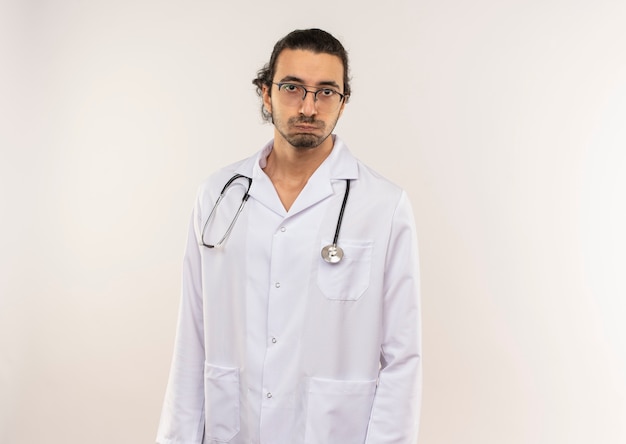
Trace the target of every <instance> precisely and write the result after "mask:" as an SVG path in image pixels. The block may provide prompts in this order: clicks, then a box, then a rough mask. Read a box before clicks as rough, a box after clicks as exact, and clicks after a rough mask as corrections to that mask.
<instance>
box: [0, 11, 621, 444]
mask: <svg viewBox="0 0 626 444" xmlns="http://www.w3.org/2000/svg"><path fill="white" fill-rule="evenodd" d="M225 3H226V2H224V3H222V2H219V3H217V2H210V1H205V2H200V1H191V0H183V1H178V2H166V1H148V0H124V1H122V0H113V1H107V2H104V1H100V2H87V1H63V0H60V1H50V0H40V1H17V0H8V1H3V2H2V3H0V5H1V6H0V210H1V218H0V442H1V443H2V444H36V443H48V444H57V443H58V444H84V443H90V444H104V443H107V444H110V443H115V444H137V443H151V442H153V441H154V436H155V433H156V427H157V423H158V418H159V414H160V408H161V402H162V399H163V394H164V390H165V384H166V380H167V375H168V371H169V364H170V357H171V353H172V346H173V340H174V328H175V322H176V312H177V307H178V298H179V286H180V268H181V258H182V253H183V245H184V241H185V236H186V229H187V221H188V218H189V215H190V211H191V206H192V204H193V200H194V195H195V190H196V187H197V186H198V185H199V183H200V182H201V181H202V180H203V179H204V178H205V177H206V176H207V175H208V174H209V173H210V172H212V171H214V170H215V169H217V168H218V167H220V166H222V165H224V164H225V163H229V162H231V161H234V160H237V159H239V158H242V157H244V156H248V155H250V154H252V153H253V152H255V151H256V150H258V149H259V148H260V147H261V145H262V144H264V143H265V142H266V141H267V140H268V139H269V138H270V137H271V134H272V128H271V126H269V125H264V124H262V123H261V119H260V113H259V102H258V100H257V98H256V96H255V93H254V88H253V86H252V84H251V80H252V78H253V77H254V75H255V74H256V71H257V69H259V68H260V67H261V66H262V65H263V64H264V63H265V62H266V61H267V60H268V59H269V55H270V52H271V48H272V46H273V44H274V42H275V41H276V40H278V39H279V38H281V37H282V36H283V35H285V34H286V33H287V32H289V31H291V30H292V29H296V28H303V27H321V28H323V29H326V30H328V31H330V32H331V33H333V34H334V35H335V36H337V37H338V38H339V39H341V40H342V41H343V43H344V44H345V46H346V48H347V49H348V51H349V52H350V55H351V60H352V74H353V97H352V100H351V101H350V103H349V105H348V107H347V109H346V112H345V113H344V116H343V118H342V120H341V121H340V123H339V126H338V128H337V133H338V134H340V135H341V137H342V138H343V139H344V140H345V141H346V142H347V143H348V145H349V147H350V148H351V150H352V151H353V153H355V154H356V155H357V156H358V157H360V158H361V159H362V160H364V161H365V162H366V163H368V164H370V165H371V166H373V167H374V168H375V169H377V170H378V171H380V172H381V173H383V174H384V175H386V176H388V177H389V178H391V179H393V180H394V181H395V182H397V183H399V184H400V185H402V186H403V187H405V188H406V190H407V191H408V193H409V195H410V197H411V200H412V202H413V205H414V210H415V216H416V220H417V226H418V229H419V238H420V254H421V268H422V273H423V285H422V290H423V317H424V365H425V376H424V383H425V385H424V402H423V414H422V427H421V437H420V444H448V443H453V444H456V443H460V444H503V443H506V444H516V443H533V444H534V443H537V444H539V443H540V444H556V443H559V444H560V443H568V444H588V443H601V444H618V443H624V442H626V322H624V319H626V283H625V276H626V272H625V270H626V253H625V252H626V234H625V229H624V227H626V203H625V202H626V198H625V194H626V193H625V192H626V125H625V123H626V26H624V23H626V3H625V2H623V1H621V0H614V1H612V0H596V1H591V0H587V1H577V0H574V1H571V0H570V1H565V0H541V1H540V0H530V1H528V0H527V1H522V0H499V1H498V0H477V1H473V2H466V1H462V0H437V1H435V0H423V1H412V2H409V1H387V2H381V3H378V4H375V5H370V3H369V2H365V3H364V2H359V1H356V0H353V1H349V2H336V1H330V0H321V1H318V2H317V3H294V2H284V3H281V2H273V3H272V2H256V1H232V2H229V3H228V5H226V4H225ZM242 278H243V277H242Z"/></svg>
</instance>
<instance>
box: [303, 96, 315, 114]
mask: <svg viewBox="0 0 626 444" xmlns="http://www.w3.org/2000/svg"><path fill="white" fill-rule="evenodd" d="M300 114H302V115H304V116H314V115H315V114H317V106H316V105H315V93H314V92H313V91H306V92H305V94H304V99H302V104H301V105H300Z"/></svg>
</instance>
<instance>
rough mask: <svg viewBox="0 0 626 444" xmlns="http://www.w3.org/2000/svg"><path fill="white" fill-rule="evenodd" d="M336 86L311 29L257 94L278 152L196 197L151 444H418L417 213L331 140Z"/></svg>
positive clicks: (331, 51) (335, 74)
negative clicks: (166, 374) (168, 363)
mask: <svg viewBox="0 0 626 444" xmlns="http://www.w3.org/2000/svg"><path fill="white" fill-rule="evenodd" d="M348 72H349V71H348V58H347V54H346V51H345V49H344V48H343V46H342V45H341V43H339V41H338V40H336V39H335V38H334V37H333V36H331V35H330V34H328V33H326V32H324V31H321V30H319V29H309V30H299V31H294V32H292V33H290V34H288V35H287V36H286V37H284V38H283V39H282V40H280V41H279V42H278V43H277V44H276V46H275V47H274V51H273V53H272V56H271V59H270V62H269V64H268V65H267V66H266V67H265V68H264V69H262V70H261V71H260V72H259V74H258V77H257V78H256V79H255V80H254V83H255V84H256V85H257V88H258V92H259V95H260V96H261V98H262V102H263V114H264V116H265V117H266V118H267V119H268V120H270V121H271V122H272V123H273V125H274V139H273V140H272V141H270V142H269V143H268V144H267V145H266V146H265V147H264V148H263V149H262V150H261V151H260V152H259V153H258V154H256V155H255V156H253V157H251V158H249V159H246V160H243V161H241V162H238V163H236V164H234V165H230V166H228V167H226V168H224V169H222V170H220V171H219V172H217V173H215V174H213V175H212V176H211V177H210V178H209V179H208V180H207V181H206V182H205V183H204V184H203V185H202V186H201V188H200V191H199V193H198V198H197V202H196V206H195V209H194V213H193V217H192V222H191V226H190V230H189V241H188V245H187V250H186V254H185V260H184V275H183V292H182V302H181V310H180V315H179V323H178V331H177V337H176V348H175V353H174V358H173V363H172V369H171V374H170V380H169V384H168V388H167V393H166V398H165V404H164V407H163V414H162V418H161V423H160V427H159V432H158V437H157V441H158V443H160V444H201V443H204V444H208V443H232V444H301V443H302V444H304V443H307V444H335V443H336V444H364V443H369V444H382V443H396V444H399V443H406V444H415V442H416V440H417V430H418V423H419V407H420V398H421V343H420V305H419V278H418V262H417V246H416V245H417V244H416V237H415V229H414V222H413V215H412V211H411V207H410V204H409V201H408V199H407V196H406V195H405V193H404V192H403V191H402V190H401V189H399V188H398V187H397V186H395V185H393V184H392V183H390V182H389V181H387V180H386V179H384V178H382V177H381V176H379V175H378V174H376V173H374V172H373V171H371V170H370V169H369V168H368V167H366V166H365V165H363V164H362V163H361V162H359V161H358V160H357V159H355V158H354V157H353V156H352V154H351V153H350V152H349V151H348V149H347V147H346V146H345V144H344V143H343V142H342V141H341V140H340V139H339V138H338V137H336V136H334V135H333V134H332V132H333V129H334V128H335V125H336V123H337V120H338V119H339V117H340V116H341V114H342V112H343V110H344V107H345V106H346V102H347V100H348V97H349V94H350V86H349V76H348ZM220 192H221V193H220ZM220 194H222V195H223V197H222V198H220Z"/></svg>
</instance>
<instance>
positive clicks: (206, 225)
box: [200, 174, 252, 248]
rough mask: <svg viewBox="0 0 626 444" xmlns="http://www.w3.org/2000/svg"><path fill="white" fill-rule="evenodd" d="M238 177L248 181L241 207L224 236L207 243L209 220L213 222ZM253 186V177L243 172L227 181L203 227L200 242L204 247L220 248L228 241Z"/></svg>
mask: <svg viewBox="0 0 626 444" xmlns="http://www.w3.org/2000/svg"><path fill="white" fill-rule="evenodd" d="M237 179H246V180H247V181H248V189H247V190H246V192H245V194H244V195H243V197H242V198H241V203H240V204H239V208H238V209H237V212H236V213H235V217H233V220H232V221H231V223H230V225H229V226H228V228H227V229H226V233H224V236H222V238H221V239H220V240H219V241H218V242H217V243H216V244H207V243H205V242H204V233H205V232H206V229H207V227H208V226H209V222H211V220H212V219H213V218H214V217H215V211H216V210H217V207H218V206H219V204H220V202H221V201H222V199H223V198H224V196H225V195H226V191H228V189H229V188H230V187H231V185H232V184H233V183H234V182H235V181H236V180H237ZM251 186H252V179H251V178H250V177H248V176H244V175H243V174H235V175H234V176H233V177H231V178H230V180H229V181H228V182H226V185H224V188H222V191H221V192H220V195H219V197H218V198H217V200H216V201H215V205H213V209H211V212H210V213H209V217H207V219H206V222H205V223H204V226H203V227H202V233H201V235H200V243H201V245H202V246H203V247H206V248H219V247H221V246H222V244H223V243H224V242H225V241H226V239H228V236H230V232H231V231H232V230H233V227H234V226H235V222H237V219H238V218H239V215H240V214H241V211H242V210H243V206H244V205H245V204H246V202H247V201H248V198H249V197H250V187H251Z"/></svg>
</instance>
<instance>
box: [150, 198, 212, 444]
mask: <svg viewBox="0 0 626 444" xmlns="http://www.w3.org/2000/svg"><path fill="white" fill-rule="evenodd" d="M198 208H199V207H198V206H196V210H195V211H194V215H193V216H192V220H191V223H190V226H189V234H188V241H187V248H186V250H185V256H184V262H183V276H182V295H181V302H180V310H179V315H178V325H177V331H176V342H175V346H174V355H173V358H172V365H171V369H170V376H169V381H168V385H167V390H166V393H165V401H164V404H163V411H162V413H161V421H160V423H159V430H158V433H157V443H158V444H201V443H202V439H203V431H204V326H203V303H202V276H201V261H200V248H202V247H200V246H199V244H198V235H197V233H198V223H197V217H196V214H197V211H198Z"/></svg>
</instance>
